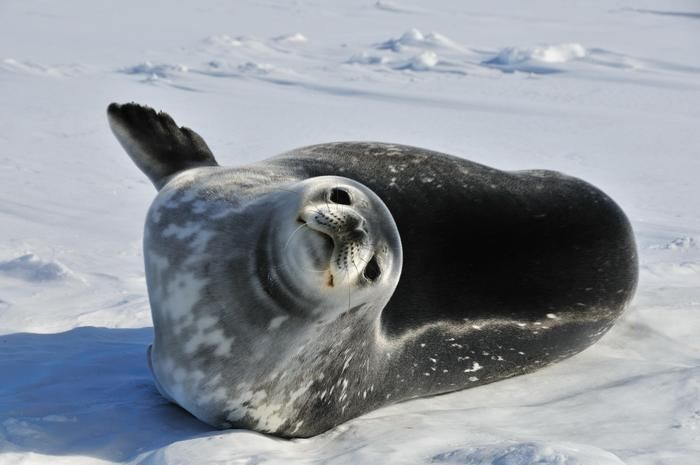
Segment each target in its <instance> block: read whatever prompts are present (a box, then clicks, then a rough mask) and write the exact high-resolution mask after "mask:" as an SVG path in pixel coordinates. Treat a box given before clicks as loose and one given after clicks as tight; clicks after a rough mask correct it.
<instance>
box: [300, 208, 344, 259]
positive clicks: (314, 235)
mask: <svg viewBox="0 0 700 465" xmlns="http://www.w3.org/2000/svg"><path fill="white" fill-rule="evenodd" d="M297 222H298V223H299V224H301V225H305V226H306V228H304V229H306V230H308V232H309V233H308V234H307V235H306V236H307V237H308V238H309V239H310V241H311V246H310V247H309V256H310V258H311V262H312V264H313V266H314V268H316V269H318V270H326V269H328V268H330V263H331V259H332V258H333V251H334V250H335V241H334V240H333V238H332V237H331V236H330V235H328V234H327V233H326V232H324V231H320V230H318V229H316V228H314V227H313V226H312V225H311V224H309V223H307V222H306V221H304V219H303V218H301V217H299V218H297Z"/></svg>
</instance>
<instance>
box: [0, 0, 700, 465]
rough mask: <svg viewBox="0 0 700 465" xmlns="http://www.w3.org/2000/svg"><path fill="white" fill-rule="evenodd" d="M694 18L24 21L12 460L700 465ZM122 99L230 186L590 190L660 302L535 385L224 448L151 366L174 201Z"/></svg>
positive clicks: (34, 17)
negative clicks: (318, 176) (378, 182)
mask: <svg viewBox="0 0 700 465" xmlns="http://www.w3.org/2000/svg"><path fill="white" fill-rule="evenodd" d="M698 18H700V8H698V5H697V3H695V2H691V1H686V0H667V1H664V2H662V1H660V0H641V1H637V2H632V1H631V0H613V1H602V0H591V1H588V2H575V3H572V2H565V3H564V2H557V1H555V0H538V1H536V2H529V3H527V4H521V2H518V1H515V0H506V1H504V2H487V1H484V0H477V1H473V2H460V1H458V0H438V1H435V2H429V3H428V2H423V3H419V2H417V1H415V0H410V1H409V0H392V1H387V0H381V1H371V0H367V1H360V2H357V1H350V0H336V1H334V2H301V1H282V0H266V1H263V2H258V1H253V0H240V1H237V2H234V3H232V2H227V1H224V0H206V1H202V2H197V4H196V5H194V4H189V5H188V4H185V3H184V2H183V3H180V2H165V1H163V0H158V1H154V2H136V1H135V0H124V1H121V2H118V3H116V4H114V5H107V4H104V3H103V2H92V1H89V0H75V1H72V2H51V1H47V0H24V1H15V0H9V1H5V2H3V3H2V5H0V108H1V109H2V110H0V147H1V150H0V162H1V163H0V374H1V375H0V463H1V464H3V465H4V464H32V465H33V464H64V463H65V464H105V463H128V464H162V463H165V464H176V463H177V464H200V463H218V464H238V463H285V464H289V463H293V464H320V463H330V464H341V463H353V464H358V463H383V464H392V463H397V464H398V463H401V464H427V463H439V464H493V465H496V464H498V465H525V464H539V465H563V464H566V465H572V464H580V465H594V464H603V465H608V464H621V463H624V464H627V465H647V464H649V465H651V464H673V465H695V464H697V463H698V462H697V461H698V457H699V456H700V342H699V341H700V339H698V337H697V333H698V330H699V329H700V311H699V310H700V247H698V245H697V244H698V241H699V240H700V187H699V186H700V184H699V183H698V181H697V178H698V173H700V157H698V147H700V131H698V127H700V125H699V123H700V80H699V79H698V78H699V76H700V54H698V53H697V49H698V34H700V32H698V31H699V29H698ZM111 101H117V102H128V101H136V102H140V103H145V104H149V105H152V106H154V107H156V108H158V109H163V110H165V111H168V112H169V113H171V114H172V115H173V116H174V117H175V119H176V120H177V121H178V122H179V123H180V124H183V125H186V126H189V127H192V128H194V129H196V130H197V131H198V132H199V133H201V134H202V136H203V137H204V138H205V139H206V141H207V142H208V144H209V146H210V147H211V148H212V150H213V151H214V153H215V154H216V156H217V158H218V159H219V160H220V161H221V162H222V164H226V165H237V164H244V163H249V162H252V161H256V160H260V159H262V158H265V157H268V156H272V155H275V154H277V153H280V152H283V151H285V150H288V149H291V148H294V147H298V146H302V145H307V144H313V143H319V142H327V141H334V140H379V141H389V142H399V143H404V144H411V145H418V146H423V147H427V148H431V149H434V150H439V151H443V152H446V153H452V154H457V155H461V156H464V157H466V158H469V159H471V160H474V161H477V162H480V163H484V164H487V165H491V166H494V167H497V168H500V169H513V170H515V169H528V168H546V169H554V170H560V171H564V172H566V173H570V174H573V175H576V176H579V177H582V178H584V179H586V180H588V181H590V182H592V183H594V184H596V185H597V186H599V187H601V188H602V189H604V190H605V191H606V192H608V193H609V194H610V195H611V196H612V197H613V198H614V199H616V200H617V202H618V203H619V204H620V205H621V206H622V207H623V208H624V209H625V211H626V212H627V213H628V214H629V216H630V218H631V220H632V223H633V227H634V229H635V232H636V235H637V239H638V246H639V251H640V258H641V273H640V285H639V291H638V293H637V296H636V298H635V299H634V301H633V302H632V305H631V307H630V308H629V310H628V311H627V312H626V313H625V315H624V316H623V317H622V318H621V320H620V321H619V322H618V324H617V325H616V326H615V327H614V328H613V329H612V330H611V331H610V333H608V334H607V335H606V336H605V337H604V338H603V339H602V340H601V341H600V342H599V343H598V344H596V345H595V346H594V347H592V348H591V349H589V350H586V351H584V352H583V353H581V354H579V355H577V356H575V357H573V358H572V359H569V360H567V361H564V362H561V363H559V364H557V365H555V366H552V367H548V368H545V369H543V370H541V371H539V372H537V373H534V374H531V375H527V376H522V377H518V378H513V379H510V380H506V381H502V382H498V383H495V384H492V385H488V386H483V387H478V388H474V389H469V390H465V391H462V392H458V393H453V394H449V395H444V396H438V397H434V398H428V399H419V400H414V401H411V402H405V403H402V404H398V405H394V406H390V407H387V408H384V409H381V410H378V411H375V412H372V413H370V414H368V415H365V416H363V417H361V418H358V419H355V420H353V421H350V422H348V423H346V424H343V425H341V426H339V427H338V428H336V429H334V430H332V431H330V432H328V433H326V434H324V435H321V436H319V437H316V438H311V439H306V440H294V441H285V440H279V439H275V438H270V437H266V436H263V435H259V434H256V433H252V432H249V431H212V430H211V429H210V428H209V427H207V426H206V425H204V424H203V423H201V422H199V421H197V420H196V419H194V418H193V417H191V416H190V415H189V414H187V413H186V412H184V411H182V410H180V409H178V408H176V407H174V406H172V405H170V404H168V403H167V401H165V400H164V399H163V398H162V397H161V396H160V395H159V394H158V393H157V391H156V389H155V387H154V385H153V381H152V379H151V376H150V374H149V371H148V367H147V364H146V359H145V352H146V348H147V346H148V344H150V342H151V340H152V328H151V318H150V310H149V307H148V299H147V296H146V286H145V280H144V274H143V256H142V252H141V238H142V226H143V218H144V216H145V213H146V210H147V208H148V206H149V204H150V202H151V200H152V199H153V197H154V194H155V193H154V191H153V188H152V187H151V185H150V182H149V181H148V180H147V179H146V178H145V176H143V175H142V174H141V173H140V172H139V171H138V170H137V169H136V168H135V167H134V166H133V164H132V162H131V161H130V160H129V159H128V157H127V156H126V155H125V154H124V153H123V151H122V149H121V148H120V147H119V145H118V144H117V142H116V141H115V140H114V138H113V136H112V135H111V134H110V132H109V129H108V126H107V123H106V118H105V115H104V112H105V108H106V106H107V104H108V103H109V102H111ZM173 233H174V234H180V233H182V234H184V233H185V231H181V232H178V231H173ZM551 319H552V320H553V321H554V320H555V319H556V315H555V314H552V315H551ZM282 323H283V322H282V321H279V322H278V321H275V322H272V321H271V322H270V325H271V327H277V326H278V325H280V324H282ZM208 335H209V333H206V334H205V333H203V335H202V337H203V338H205V336H206V337H208ZM214 339H216V338H214ZM214 339H212V341H213V340H214ZM202 341H204V339H202ZM219 342H221V341H219ZM203 343H204V342H203ZM206 343H208V342H206ZM193 344H194V342H193ZM226 347H227V348H228V346H226ZM232 349H233V347H232ZM474 368H475V370H476V366H475V367H474ZM477 374H478V373H477ZM302 387H303V386H300V388H302Z"/></svg>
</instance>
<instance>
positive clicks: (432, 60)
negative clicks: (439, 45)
mask: <svg viewBox="0 0 700 465" xmlns="http://www.w3.org/2000/svg"><path fill="white" fill-rule="evenodd" d="M439 61H440V60H439V59H438V56H437V54H436V53H435V52H433V51H431V50H428V51H425V52H423V53H420V54H418V55H415V56H413V57H411V58H410V59H409V60H408V62H407V63H405V64H404V65H401V66H399V67H397V69H409V70H412V71H428V70H431V69H433V68H434V67H435V66H436V65H437V64H438V62H439Z"/></svg>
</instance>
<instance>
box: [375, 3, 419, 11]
mask: <svg viewBox="0 0 700 465" xmlns="http://www.w3.org/2000/svg"><path fill="white" fill-rule="evenodd" d="M374 7H375V8H376V9H377V10H381V11H388V12H390V13H417V12H418V11H417V10H416V9H414V8H409V7H406V6H403V5H400V4H398V3H396V2H391V1H388V0H384V1H382V0H378V1H377V2H376V3H375V4H374Z"/></svg>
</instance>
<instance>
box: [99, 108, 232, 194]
mask: <svg viewBox="0 0 700 465" xmlns="http://www.w3.org/2000/svg"><path fill="white" fill-rule="evenodd" d="M107 117H108V118H109V125H110V126H111V128H112V132H113V133H114V135H115V136H116V137H117V140H118V141H119V143H120V144H121V145H122V147H124V150H126V153H128V154H129V156H130V157H131V159H132V160H134V163H136V166H138V167H139V169H140V170H141V171H143V172H144V173H145V174H146V176H148V178H149V179H150V180H151V182H152V183H153V185H154V186H156V189H160V188H161V187H163V186H164V185H165V183H166V182H167V181H168V179H169V178H170V177H171V176H172V175H174V174H176V173H179V172H180V171H184V170H187V169H190V168H198V167H202V166H218V163H217V162H216V160H215V159H214V155H213V154H212V153H211V150H209V147H207V144H206V142H204V139H202V137H201V136H200V135H199V134H197V133H196V132H194V131H193V130H191V129H189V128H186V127H178V126H177V124H175V121H173V119H172V118H171V117H170V115H168V114H167V113H163V112H156V111H155V110H154V109H153V108H150V107H146V106H141V105H138V104H136V103H126V104H124V105H119V104H117V103H112V104H110V105H109V107H107Z"/></svg>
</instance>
